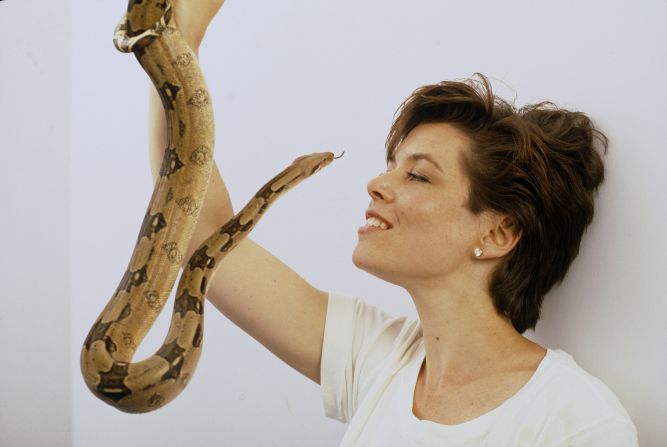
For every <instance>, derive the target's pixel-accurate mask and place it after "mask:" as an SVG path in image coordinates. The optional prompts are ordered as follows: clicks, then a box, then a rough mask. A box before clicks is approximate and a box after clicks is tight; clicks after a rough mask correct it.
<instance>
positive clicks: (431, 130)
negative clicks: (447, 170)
mask: <svg viewBox="0 0 667 447" xmlns="http://www.w3.org/2000/svg"><path fill="white" fill-rule="evenodd" d="M469 147H470V139H469V138H468V137H467V136H466V135H465V134H464V133H463V132H462V131H460V130H459V129H458V128H456V126H454V125H452V124H449V123H426V124H420V125H418V126H417V127H415V128H414V129H412V131H410V133H409V134H408V135H407V137H405V139H404V140H403V141H402V142H401V144H399V145H398V147H397V148H396V149H395V150H394V151H393V152H392V153H389V154H388V157H387V161H397V160H398V161H400V160H402V159H403V158H410V157H411V156H412V155H414V154H424V155H427V156H429V157H431V158H433V159H435V160H436V161H437V162H438V163H439V164H441V165H442V166H443V167H445V166H446V167H454V166H458V160H459V157H460V156H461V155H462V154H463V152H464V151H467V150H468V148H469Z"/></svg>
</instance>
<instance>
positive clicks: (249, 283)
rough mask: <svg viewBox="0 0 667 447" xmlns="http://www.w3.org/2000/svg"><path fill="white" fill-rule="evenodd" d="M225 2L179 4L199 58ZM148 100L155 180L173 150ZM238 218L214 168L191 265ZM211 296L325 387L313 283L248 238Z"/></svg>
mask: <svg viewBox="0 0 667 447" xmlns="http://www.w3.org/2000/svg"><path fill="white" fill-rule="evenodd" d="M223 3H224V0H222V1H221V0H207V1H203V0H197V2H196V8H193V7H190V6H194V5H195V2H187V1H183V0H176V1H175V14H176V15H175V17H176V22H177V24H178V27H179V29H180V30H181V33H182V34H183V36H184V37H185V38H186V40H187V41H188V42H189V43H190V46H191V48H192V49H193V50H194V52H195V53H196V54H198V50H199V45H200V44H201V42H202V40H203V37H204V34H205V32H206V28H207V27H208V24H209V23H210V21H211V20H212V19H213V17H214V16H215V14H216V13H217V11H218V10H219V9H220V7H221V6H222V4H223ZM149 101H150V104H149V131H150V137H149V143H150V144H149V146H150V160H151V170H152V174H153V180H154V181H156V180H157V178H158V176H159V171H160V166H161V163H162V155H163V154H164V147H165V145H166V144H167V140H166V120H165V116H164V111H163V109H162V105H161V102H160V99H159V96H158V95H157V93H156V92H155V89H154V88H152V87H151V92H150V100H149ZM217 150H218V151H219V150H220V145H218V148H217ZM267 180H268V179H267ZM257 186H258V187H259V186H261V184H258V185H257ZM233 214H234V212H233V210H232V205H231V201H230V197H229V193H228V192H227V188H226V187H225V184H224V182H223V181H222V178H221V176H220V172H219V170H218V167H217V164H215V163H214V166H213V172H212V175H211V181H210V183H209V187H208V191H207V193H206V198H205V201H204V204H203V205H202V208H201V212H200V216H199V221H198V223H197V227H196V229H195V231H194V234H193V238H192V242H191V244H190V247H189V249H188V253H187V254H186V256H185V260H187V259H189V257H190V255H191V254H192V253H193V252H194V250H195V249H196V248H197V247H198V246H199V244H200V243H201V242H203V241H204V240H205V239H206V238H207V237H208V236H209V235H210V234H211V233H213V232H214V231H216V230H218V229H219V228H220V227H221V226H222V225H223V224H224V223H225V222H227V221H228V220H229V219H230V218H231V217H232V216H233ZM207 298H208V300H209V301H210V302H211V303H213V305H215V307H216V308H218V309H219V310H220V311H221V312H222V313H223V314H225V315H226V316H227V317H228V318H229V319H230V320H231V321H233V322H234V323H235V324H236V325H238V326H239V327H240V328H241V329H243V330H244V331H245V332H247V333H248V334H250V335H251V336H252V337H254V338H255V339H256V340H257V341H259V342H260V343H262V344H263V345H264V346H266V347H267V348H268V349H269V350H270V351H271V352H273V353H274V354H275V355H277V356H278V357H280V358H281V359H282V360H283V361H285V362H286V363H287V364H289V365H290V366H292V367H293V368H295V369H296V370H297V371H299V372H301V373H302V374H304V375H305V376H307V377H309V378H310V379H312V380H314V381H315V382H317V383H319V381H320V358H321V354H322V338H323V335H324V321H325V317H326V309H327V294H326V293H325V292H323V291H321V290H318V289H316V288H314V287H313V286H311V285H310V284H308V283H307V282H306V281H305V280H304V279H303V278H301V277H300V276H299V275H298V274H296V273H295V272H294V271H293V270H291V269H290V268H289V267H287V266H286V265H285V264H284V263H282V262H281V261H280V260H279V259H277V258H276V257H274V256H273V255H271V253H269V252H268V251H266V250H264V249H263V248H262V247H261V246H259V245H258V244H256V243H255V242H253V241H252V240H250V239H246V240H244V241H243V242H241V243H240V244H239V245H238V246H237V247H236V248H235V249H234V250H233V251H232V252H231V253H229V254H228V255H227V256H226V257H225V259H224V260H223V262H222V263H221V265H220V267H219V269H218V271H217V273H216V274H215V276H214V277H213V281H212V283H211V284H210V286H209V289H208V295H207Z"/></svg>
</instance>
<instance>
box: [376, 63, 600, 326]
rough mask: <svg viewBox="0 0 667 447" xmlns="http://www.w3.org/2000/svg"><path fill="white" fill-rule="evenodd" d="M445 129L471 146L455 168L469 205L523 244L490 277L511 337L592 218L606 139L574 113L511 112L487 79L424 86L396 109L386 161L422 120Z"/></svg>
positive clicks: (559, 274)
mask: <svg viewBox="0 0 667 447" xmlns="http://www.w3.org/2000/svg"><path fill="white" fill-rule="evenodd" d="M438 122H443V123H450V124H452V125H454V126H456V127H457V129H459V130H460V131H462V132H463V133H464V134H466V135H467V136H468V137H469V138H470V141H471V147H470V151H469V153H468V154H466V155H465V156H463V157H462V159H461V160H460V161H461V166H462V168H463V170H464V172H466V174H467V175H468V178H469V181H470V191H469V197H468V208H469V209H470V211H472V212H473V213H475V214H478V213H480V212H482V211H486V210H491V211H496V212H499V213H502V214H504V215H506V216H508V217H509V218H510V219H512V221H513V223H514V224H515V225H516V226H517V227H518V230H519V231H520V233H521V238H520V240H519V242H518V243H517V245H516V246H515V247H514V249H513V250H512V251H511V252H510V253H508V254H507V255H506V256H505V257H504V259H503V260H502V261H501V263H500V264H499V266H498V267H497V269H496V270H495V271H494V272H493V274H492V276H491V278H490V283H489V291H490V293H491V296H492V297H493V299H494V305H495V307H496V309H497V311H498V312H499V313H501V314H503V315H506V316H507V317H509V318H510V319H511V320H512V324H513V325H514V327H515V328H516V330H517V331H519V332H520V333H523V332H524V331H525V330H526V329H530V328H534V327H535V325H536V324H537V320H538V319H539V317H540V307H541V305H542V301H543V298H544V295H545V294H546V293H547V292H548V291H549V290H550V289H551V287H553V285H554V284H556V283H558V282H560V281H562V279H563V278H564V277H565V273H566V272H567V269H568V267H569V266H570V264H571V263H572V260H573V259H574V258H575V257H576V256H577V253H578V252H579V244H580V242H581V237H582V235H583V233H584V231H585V229H586V227H587V226H588V224H589V223H590V222H591V220H592V219H593V201H594V196H595V193H596V191H597V188H598V186H599V185H600V183H601V182H602V180H603V179H604V166H603V163H602V158H601V156H600V152H599V151H600V150H601V152H603V153H605V154H606V152H607V138H606V137H605V135H604V134H603V133H602V132H600V131H599V130H598V129H596V128H595V126H594V125H593V123H592V122H591V120H590V119H589V118H588V117H587V116H586V115H585V114H583V113H581V112H572V111H569V110H565V109H562V108H559V107H557V106H556V105H555V104H553V103H551V102H541V103H538V104H533V105H527V106H525V107H522V108H520V109H517V108H516V107H515V106H514V104H511V103H509V102H507V101H505V100H503V99H501V98H497V97H495V96H494V94H493V91H492V89H491V86H490V83H489V81H488V79H487V78H486V77H485V76H483V75H481V74H476V78H472V79H466V80H463V81H460V82H457V81H445V82H441V83H439V84H434V85H426V86H424V87H421V88H419V89H417V90H415V91H414V92H413V94H412V95H411V96H410V97H409V98H408V99H406V100H405V101H404V102H403V104H401V106H400V108H399V110H398V112H397V116H396V118H395V120H394V123H393V124H392V127H391V130H390V132H389V136H388V138H387V144H386V147H387V159H389V158H390V157H391V155H392V154H393V152H394V151H395V150H396V148H397V147H398V145H399V144H400V143H401V142H402V141H403V140H404V139H405V137H406V136H407V135H408V134H409V133H410V131H412V130H413V129H414V128H415V127H417V126H418V125H419V124H422V123H438Z"/></svg>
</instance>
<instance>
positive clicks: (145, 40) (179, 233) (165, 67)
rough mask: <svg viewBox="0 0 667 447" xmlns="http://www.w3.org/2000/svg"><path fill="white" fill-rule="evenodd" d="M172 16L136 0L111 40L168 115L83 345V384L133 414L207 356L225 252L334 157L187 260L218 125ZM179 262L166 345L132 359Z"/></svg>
mask: <svg viewBox="0 0 667 447" xmlns="http://www.w3.org/2000/svg"><path fill="white" fill-rule="evenodd" d="M174 16H175V14H174V9H173V6H172V4H171V2H170V1H169V0H166V1H165V0H162V1H160V0H130V1H129V2H128V6H127V11H126V12H125V14H124V15H123V17H122V18H121V20H120V21H119V22H118V25H117V26H116V29H115V32H114V39H113V40H114V45H115V46H116V48H117V49H118V50H119V51H121V52H125V53H130V52H131V53H134V55H135V57H136V58H137V60H138V62H139V64H140V65H141V67H142V68H143V69H144V71H145V72H146V73H147V75H148V76H149V78H150V79H151V81H152V83H153V85H154V86H155V88H156V89H157V91H158V94H159V96H160V99H161V102H162V106H163V108H164V111H165V116H166V121H167V147H166V149H165V151H164V155H163V159H162V164H161V169H160V173H159V178H158V179H157V180H156V182H155V184H154V189H153V193H152V196H151V199H150V202H149V205H148V208H147V210H146V213H145V215H144V218H143V221H142V224H141V228H140V230H139V235H138V237H137V241H136V243H135V246H134V250H133V252H132V255H131V258H130V262H129V265H128V267H127V269H126V271H125V273H124V275H123V277H122V279H121V281H120V283H119V285H118V287H117V288H116V290H115V292H114V293H113V295H112V297H111V299H110V300H109V301H108V303H107V304H106V306H105V307H104V309H103V310H102V312H101V313H100V315H99V317H98V318H97V320H96V321H95V322H94V323H93V325H92V327H91V329H90V331H89V333H88V335H87V337H86V339H85V341H84V343H83V346H82V348H81V356H80V365H81V372H82V375H83V379H84V382H85V383H86V386H87V387H88V388H89V389H90V390H91V391H92V393H93V394H94V395H95V396H96V397H98V398H99V399H101V400H102V401H103V402H105V403H107V404H109V405H111V406H113V407H115V408H117V409H118V410H120V411H123V412H127V413H145V412H149V411H153V410H156V409H158V408H161V407H163V406H164V405H166V404H167V403H169V402H171V401H172V400H173V399H174V398H175V397H176V396H178V395H179V394H180V393H181V392H182V391H183V389H184V388H185V387H186V385H187V384H188V383H189V381H190V380H191V378H192V375H193V373H194V370H195V368H196V366H197V362H198V360H199V357H200V355H201V350H202V342H203V330H204V302H205V297H206V293H207V290H208V287H209V285H210V283H211V278H212V277H213V275H214V274H215V272H216V269H217V268H218V267H219V265H220V262H221V260H222V258H224V256H226V255H227V254H228V253H229V252H230V251H231V250H232V249H233V248H234V247H236V246H237V245H238V244H239V243H240V242H241V241H242V240H243V239H244V238H245V237H246V236H247V235H248V233H249V232H250V231H251V230H252V228H253V227H254V226H255V225H256V224H257V222H258V221H259V219H260V218H261V217H262V215H263V214H264V212H265V211H266V209H267V208H268V207H269V206H270V205H271V204H272V203H273V202H274V201H275V200H276V199H277V198H278V197H280V196H281V195H282V194H284V193H285V192H286V191H288V190H289V189H291V188H292V187H293V186H295V185H297V184H298V183H300V182H301V181H302V180H304V179H306V178H308V177H309V176H311V175H312V174H314V173H316V172H318V171H319V170H320V169H322V168H323V167H324V166H326V165H328V164H329V163H331V161H332V160H333V159H334V158H338V157H334V155H333V153H331V152H321V153H314V154H310V155H304V156H301V157H298V158H297V159H295V160H294V161H293V162H292V163H291V164H290V165H289V166H288V167H286V168H285V169H283V170H282V171H281V172H280V173H279V174H277V175H276V176H274V177H273V178H272V179H271V180H269V181H268V182H267V183H266V184H265V185H264V186H262V188H260V189H259V191H258V192H257V193H256V194H255V195H254V196H253V197H252V198H251V200H250V201H249V202H248V203H247V204H246V205H245V206H244V207H243V208H242V209H241V211H239V212H238V213H237V214H235V215H234V216H233V217H232V218H231V219H230V220H229V221H228V222H227V223H225V224H224V225H222V226H221V227H220V229H219V230H217V231H215V232H214V233H213V234H211V235H210V236H209V237H208V238H207V239H206V240H205V241H204V242H202V243H201V244H200V245H199V247H198V248H197V249H196V250H195V251H194V253H193V254H192V255H191V257H190V258H189V259H188V260H187V262H186V263H183V260H184V253H186V251H187V249H188V246H189V243H190V240H191V238H192V234H193V232H194V228H195V225H196V222H197V220H198V217H199V214H200V211H201V207H202V204H203V201H204V198H205V194H206V190H207V188H208V183H209V180H210V176H211V172H212V165H213V144H214V123H213V108H212V105H211V100H210V95H209V92H208V89H207V86H206V82H205V79H204V77H203V74H202V72H201V68H200V66H199V62H198V59H197V57H196V55H195V54H194V52H193V51H192V50H191V49H190V47H189V46H188V44H187V43H186V42H185V40H184V39H183V37H182V36H181V34H180V32H179V31H178V28H177V26H176V19H175V17H174ZM181 266H182V267H183V273H182V274H181V276H180V279H179V283H178V286H177V289H176V294H175V301H174V307H173V312H172V317H171V322H170V326H169V329H168V332H167V335H166V337H165V339H164V342H163V343H162V346H161V347H160V348H159V349H158V350H157V351H156V352H155V353H154V354H153V355H152V356H150V357H148V358H145V359H143V360H141V361H137V362H133V361H132V360H133V356H134V353H135V352H136V350H137V347H138V345H139V344H140V343H141V341H142V340H143V339H144V337H145V335H146V334H147V333H148V331H149V330H150V328H151V326H152V325H153V323H154V322H155V320H156V319H157V317H158V315H159V314H160V312H161V310H162V309H163V307H164V306H165V304H166V302H167V300H168V298H169V295H170V294H171V291H172V289H173V285H174V283H175V281H176V277H177V276H178V273H179V272H180V270H181Z"/></svg>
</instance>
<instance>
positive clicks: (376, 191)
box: [366, 172, 394, 202]
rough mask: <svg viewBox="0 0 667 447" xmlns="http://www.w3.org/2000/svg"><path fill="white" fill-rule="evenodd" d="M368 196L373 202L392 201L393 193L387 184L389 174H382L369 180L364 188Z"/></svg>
mask: <svg viewBox="0 0 667 447" xmlns="http://www.w3.org/2000/svg"><path fill="white" fill-rule="evenodd" d="M366 190H367V191H368V195H369V196H371V199H373V200H383V201H385V202H387V201H392V200H393V199H394V192H393V190H392V188H391V184H390V183H389V173H386V172H385V173H382V174H380V175H378V176H377V177H375V178H373V179H371V180H370V181H369V182H368V185H367V186H366Z"/></svg>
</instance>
